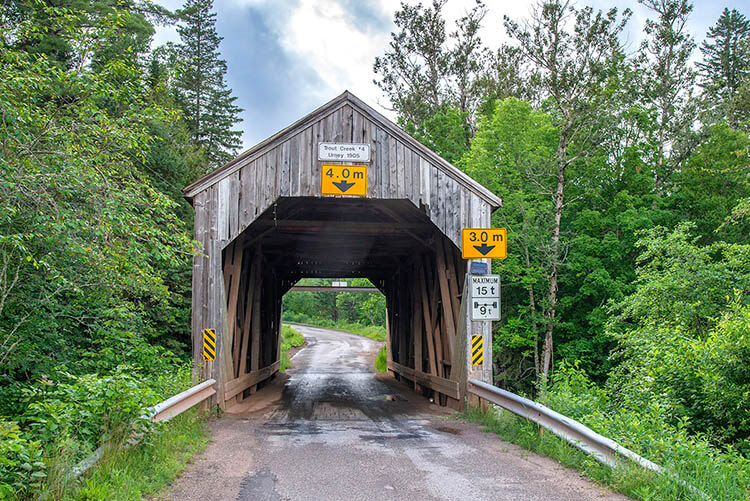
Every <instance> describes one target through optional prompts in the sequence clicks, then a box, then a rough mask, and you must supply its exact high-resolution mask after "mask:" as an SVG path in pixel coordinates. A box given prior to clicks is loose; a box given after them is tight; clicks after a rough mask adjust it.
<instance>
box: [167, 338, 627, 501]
mask: <svg viewBox="0 0 750 501" xmlns="http://www.w3.org/2000/svg"><path fill="white" fill-rule="evenodd" d="M297 328H298V329H299V330H300V331H302V333H303V334H304V335H305V337H306V339H307V341H308V345H307V346H306V348H304V349H303V350H302V351H300V352H299V353H297V355H295V356H294V358H293V363H294V366H295V368H294V369H292V370H289V371H288V373H287V375H284V376H280V377H278V378H276V380H275V381H274V382H273V383H272V384H271V385H269V386H267V387H266V388H264V389H262V390H261V391H259V392H258V394H256V395H255V396H253V397H252V398H250V399H247V400H246V401H245V402H243V403H242V404H239V405H237V406H235V407H233V408H232V409H230V411H229V412H228V413H227V414H226V415H225V417H223V418H222V419H219V420H216V421H213V422H211V423H210V427H211V430H212V438H213V441H212V443H210V444H209V446H208V448H207V449H206V451H205V452H204V454H203V455H202V456H201V457H200V458H199V459H198V460H197V461H196V462H195V463H194V464H192V465H190V466H189V467H188V469H187V470H186V471H185V472H184V473H183V475H182V476H181V477H180V478H179V479H178V480H177V482H176V483H175V485H174V486H173V488H172V491H171V493H170V495H169V496H168V498H169V499H175V500H178V499H179V500H193V499H194V500H208V499H228V500H243V501H245V500H247V501H250V500H252V501H262V500H282V499H284V500H286V499H290V500H298V499H300V500H307V499H309V500H339V499H340V500H359V499H362V500H379V499H384V500H385V499H388V500H390V499H393V500H396V499H397V500H404V499H410V500H412V499H413V500H417V499H418V500H428V499H498V500H506V499H507V500H552V499H554V500H571V501H572V500H575V501H578V500H593V499H596V500H600V499H627V498H624V497H622V496H619V495H616V494H612V493H611V492H609V491H607V490H605V489H603V488H601V487H599V486H596V485H593V484H592V483H591V482H589V481H587V480H586V479H583V478H582V477H581V476H580V475H579V474H578V473H577V472H575V471H572V470H569V469H566V468H563V467H562V466H560V465H559V464H557V463H556V462H554V461H552V460H550V459H547V458H544V457H541V456H537V455H535V454H531V453H528V452H526V451H523V450H521V449H520V448H518V447H516V446H514V445H512V444H508V443H506V442H503V441H501V440H499V439H498V438H497V437H496V436H494V435H492V434H487V433H483V432H482V431H481V430H479V428H478V427H477V426H476V425H473V424H467V423H463V422H461V421H460V420H459V419H457V418H456V417H455V416H453V415H451V413H450V411H448V410H446V409H444V408H440V407H438V406H436V405H433V404H430V403H429V402H427V401H426V400H425V399H424V398H422V397H418V396H417V395H415V394H413V393H411V392H409V390H408V389H407V388H406V387H405V386H403V385H400V384H398V383H396V382H395V381H394V380H393V379H392V378H390V377H387V376H385V375H378V376H375V375H374V374H373V373H372V367H373V365H374V359H375V355H376V354H377V351H378V350H379V349H380V347H381V346H382V343H376V342H374V341H371V340H369V339H366V338H362V337H359V336H354V335H350V334H345V333H341V332H335V331H330V330H324V329H316V328H309V327H297Z"/></svg>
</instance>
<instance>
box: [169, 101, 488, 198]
mask: <svg viewBox="0 0 750 501" xmlns="http://www.w3.org/2000/svg"><path fill="white" fill-rule="evenodd" d="M347 104H349V105H351V106H353V107H354V108H355V109H356V110H357V111H358V112H360V113H362V114H363V115H364V116H365V117H366V118H368V119H369V120H370V121H372V122H374V123H376V124H377V125H379V126H380V127H382V128H383V129H385V130H387V131H388V132H390V133H391V134H392V135H393V136H395V137H396V138H398V139H399V140H401V141H402V142H403V143H404V144H407V145H408V146H409V147H410V148H412V149H414V150H416V151H417V152H419V153H420V154H421V155H423V156H424V157H425V158H427V159H428V160H430V161H431V162H432V163H433V164H434V165H435V167H436V168H439V169H440V170H442V171H443V172H444V173H445V174H446V175H448V176H449V177H451V178H452V179H453V180H454V181H456V182H457V183H458V184H460V185H461V186H463V187H464V188H467V189H468V190H470V191H472V192H474V193H476V194H477V195H478V196H479V197H480V198H481V199H483V200H484V201H485V202H486V203H488V204H489V205H490V206H491V207H492V210H493V211H494V210H495V209H498V208H499V207H502V200H501V199H500V198H499V197H498V196H497V195H495V194H494V193H492V192H491V191H490V190H488V189H487V188H485V187H484V186H482V185H481V184H479V183H478V182H476V181H475V180H474V179H472V178H471V177H470V176H468V175H467V174H466V173H464V172H462V171H461V170H459V169H458V168H457V167H455V166H454V165H453V164H451V163H450V162H448V161H447V160H445V159H444V158H442V157H440V156H439V155H438V154H437V153H435V152H434V151H432V150H430V149H429V148H428V147H426V146H425V145H423V144H422V143H420V142H419V141H417V140H416V139H414V138H413V137H411V136H410V135H409V134H408V133H407V132H406V131H404V130H403V129H401V128H400V127H398V126H397V125H396V124H394V123H393V122H392V121H391V120H389V119H387V118H386V117H384V116H383V115H382V114H381V113H379V112H378V111H377V110H375V109H373V108H372V107H370V106H369V105H368V104H367V103H365V102H364V101H362V100H361V99H359V98H358V97H357V96H355V95H353V94H352V93H350V92H349V91H344V92H343V93H342V94H341V95H339V96H338V97H336V98H334V99H333V100H331V101H329V102H328V103H326V104H324V105H323V106H321V107H320V108H318V109H316V110H315V111H313V112H312V113H310V114H308V115H307V116H305V117H303V118H301V119H299V120H297V121H296V122H294V123H293V124H292V125H290V126H288V127H286V128H284V129H282V130H281V131H279V132H277V133H276V134H274V135H272V136H271V137H269V138H268V139H266V140H264V141H262V142H260V143H258V144H256V145H255V146H253V147H252V148H250V149H249V150H246V151H245V152H243V153H241V154H240V155H239V156H238V157H236V158H234V159H233V160H231V161H229V162H228V163H226V164H225V165H223V166H222V167H219V168H218V169H216V170H215V171H213V172H211V173H210V174H208V175H206V176H204V177H202V178H201V179H199V180H197V181H195V182H194V183H192V184H190V185H188V186H187V187H185V188H184V189H183V190H182V193H183V194H184V196H185V198H187V199H188V201H190V202H191V203H192V199H193V198H194V197H195V195H197V194H198V193H200V192H201V191H204V190H206V189H207V188H209V187H211V186H212V185H214V184H215V183H217V182H219V181H221V180H222V179H224V178H225V177H227V176H229V175H231V174H233V173H235V172H237V171H238V170H239V169H241V168H242V167H244V166H246V165H247V164H248V163H250V162H251V161H252V160H254V159H255V157H258V156H260V155H262V154H264V153H266V152H267V151H268V150H270V149H271V148H274V147H275V146H276V145H277V143H281V142H283V141H286V140H287V139H290V138H291V137H293V136H295V135H296V134H298V133H299V132H300V131H301V129H304V128H305V127H308V126H309V125H312V124H313V123H314V122H317V121H319V120H322V119H324V118H326V117H327V116H328V115H330V114H331V113H334V112H336V111H337V110H339V109H340V108H343V107H344V106H346V105H347Z"/></svg>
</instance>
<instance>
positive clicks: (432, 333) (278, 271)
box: [223, 197, 466, 404]
mask: <svg viewBox="0 0 750 501" xmlns="http://www.w3.org/2000/svg"><path fill="white" fill-rule="evenodd" d="M436 270H439V271H436ZM465 273H466V266H465V264H464V262H463V260H461V259H460V253H459V251H458V249H457V248H456V247H455V245H454V244H453V243H452V242H450V241H449V240H448V239H447V238H445V237H444V236H443V235H442V233H441V232H440V230H439V229H438V228H437V227H436V226H435V225H434V224H433V223H432V222H431V221H430V219H429V218H427V217H426V215H425V214H424V212H420V211H419V210H418V209H417V208H416V207H414V206H413V204H411V202H410V201H408V200H366V199H365V200H362V199H344V198H323V199H320V198H304V197H299V198H297V197H295V198H280V199H278V200H277V201H276V202H275V203H274V204H273V205H272V206H271V207H269V208H268V209H267V210H266V211H265V212H264V213H263V214H261V215H260V216H259V217H258V218H256V220H255V221H254V222H253V223H252V224H251V225H250V226H248V227H247V228H246V229H245V231H243V232H242V233H241V234H240V235H239V236H238V237H237V238H236V239H235V240H234V241H232V242H231V243H229V244H228V245H227V246H226V247H225V248H224V251H223V276H224V282H225V284H226V289H227V294H226V301H227V305H226V308H227V315H228V325H227V327H228V331H229V333H230V334H231V337H230V339H231V343H232V346H231V354H232V356H231V358H232V368H231V370H232V376H233V378H232V379H231V380H230V383H231V382H232V381H236V386H232V385H230V386H232V388H231V392H233V391H237V392H238V393H236V395H240V394H242V396H240V397H239V398H243V397H245V396H247V395H248V394H250V393H251V392H252V390H253V387H254V386H256V385H257V384H258V383H260V382H261V380H260V378H261V377H266V376H270V375H271V374H273V373H274V372H275V370H276V369H277V367H276V365H278V361H279V360H280V337H279V336H280V329H281V323H282V318H281V313H282V298H283V296H284V295H285V294H286V293H287V292H288V291H290V290H291V289H292V288H293V287H294V286H295V285H296V284H297V283H298V282H299V281H300V279H302V278H337V277H341V276H347V277H352V278H366V279H368V280H369V281H370V282H371V283H372V284H373V285H374V286H375V287H376V288H377V289H378V290H379V291H380V292H382V293H383V295H384V296H385V299H386V318H387V321H386V322H387V330H388V336H387V341H386V343H387V345H388V355H389V362H390V365H391V367H390V368H391V369H395V370H394V372H395V373H396V376H397V378H398V379H404V380H406V381H408V382H409V383H410V384H412V385H414V387H415V389H417V390H418V391H420V392H423V393H424V394H425V395H426V396H432V394H433V389H432V388H430V387H427V386H424V385H420V384H419V383H418V381H417V379H418V378H417V377H415V376H416V374H417V373H423V374H433V371H434V375H435V376H437V378H441V379H445V380H446V381H449V380H450V378H451V372H452V368H453V363H452V357H453V343H452V341H453V340H454V338H455V325H456V323H457V321H458V314H459V309H460V301H461V296H462V287H463V276H464V274H465ZM441 280H442V287H443V290H441ZM441 292H444V294H441ZM422 294H424V298H423V297H422ZM423 299H424V300H423ZM446 319H448V320H449V321H446ZM232 320H233V321H232ZM449 329H450V331H449ZM405 368H406V369H409V368H410V369H412V371H408V370H406V371H405V370H404V369H405ZM264 369H268V370H266V372H265V373H261V374H259V380H258V381H252V379H253V378H250V377H247V374H252V373H254V372H261V371H263V370H264ZM243 378H244V379H243ZM435 381H438V379H435ZM249 382H253V383H254V384H251V385H249V386H248V387H247V388H242V387H243V386H244V385H246V384H247V383H249ZM451 386H452V385H451ZM240 392H241V393H240ZM449 395H453V396H457V395H455V392H454V391H451V393H449V394H448V395H446V394H443V396H442V400H440V398H441V397H438V401H442V403H444V404H445V403H447V402H448V400H447V398H449ZM229 396H230V395H229V394H226V395H225V397H229ZM454 400H457V399H455V398H454Z"/></svg>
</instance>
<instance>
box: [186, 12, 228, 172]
mask: <svg viewBox="0 0 750 501" xmlns="http://www.w3.org/2000/svg"><path fill="white" fill-rule="evenodd" d="M179 15H180V17H181V19H182V21H183V24H182V25H181V26H179V27H178V28H177V32H178V33H179V34H180V38H181V40H182V43H181V45H180V46H179V55H180V63H179V65H178V69H177V78H176V90H177V95H178V102H179V103H180V104H181V106H182V107H183V110H184V111H185V114H186V117H185V119H186V122H187V124H188V127H189V129H190V131H191V133H192V135H193V139H194V142H195V144H196V145H198V146H200V147H201V148H203V150H204V154H205V156H206V159H207V160H208V163H209V168H210V169H214V168H217V167H220V166H221V165H222V164H224V163H226V162H228V161H229V160H231V159H232V157H234V156H235V155H236V153H237V150H238V149H239V147H240V146H241V144H242V143H241V139H240V136H241V134H242V133H241V131H239V130H235V129H233V127H234V126H235V125H236V124H237V123H239V122H240V118H239V114H240V112H242V109H241V108H240V107H238V106H237V105H236V104H235V101H236V100H237V98H236V97H234V96H232V90H231V89H229V88H227V85H226V82H225V80H224V77H225V75H226V73H227V63H226V61H224V60H223V59H221V54H220V53H219V44H220V43H221V41H222V40H223V38H222V37H220V36H219V35H218V34H217V33H216V13H215V12H213V0H187V2H186V3H185V6H184V8H183V9H182V10H181V11H179Z"/></svg>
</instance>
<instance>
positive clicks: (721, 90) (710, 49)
mask: <svg viewBox="0 0 750 501" xmlns="http://www.w3.org/2000/svg"><path fill="white" fill-rule="evenodd" d="M748 41H750V20H748V19H747V18H746V17H745V16H743V15H742V14H740V13H739V12H737V10H735V9H732V10H731V11H730V10H729V9H724V12H722V13H721V16H719V19H718V21H716V25H715V26H712V27H711V28H709V30H708V33H707V34H706V40H704V41H703V44H702V45H701V52H702V53H703V62H702V63H698V64H697V66H698V68H700V72H701V77H702V81H701V83H700V85H701V87H703V88H704V89H706V90H707V91H709V92H715V93H716V95H717V96H718V97H720V98H721V100H722V101H723V100H725V99H727V98H728V97H729V96H732V95H734V94H735V93H736V92H737V90H738V89H739V87H740V84H741V83H742V80H743V79H744V77H745V76H746V75H747V73H748V71H750V50H748V49H750V48H749V47H748V46H747V43H748Z"/></svg>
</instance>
